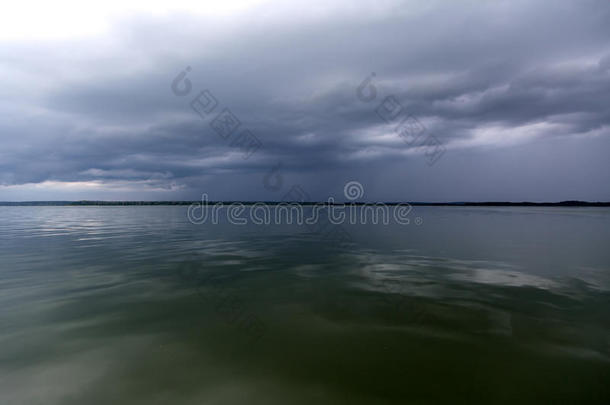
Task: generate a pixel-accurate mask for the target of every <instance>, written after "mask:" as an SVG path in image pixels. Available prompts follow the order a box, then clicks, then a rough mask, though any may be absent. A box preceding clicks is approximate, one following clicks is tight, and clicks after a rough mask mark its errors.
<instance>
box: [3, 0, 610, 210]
mask: <svg viewBox="0 0 610 405" xmlns="http://www.w3.org/2000/svg"><path fill="white" fill-rule="evenodd" d="M350 4H351V3H350ZM266 7H267V6H264V7H258V8H255V9H253V10H252V13H251V15H250V16H249V18H248V19H247V20H246V19H243V18H235V19H232V18H231V17H226V16H225V17H223V18H222V19H220V20H214V19H213V18H212V17H209V16H208V17H206V16H196V15H187V14H180V15H178V14H174V15H163V16H156V17H154V16H145V15H140V16H130V17H122V18H121V19H119V20H115V24H114V26H113V28H112V29H111V30H110V31H109V33H107V34H105V35H103V36H97V37H90V38H75V39H73V40H69V41H68V40H54V41H46V42H34V41H19V42H16V41H12V42H11V41H8V40H5V41H4V42H2V43H0V58H1V60H2V65H1V69H0V75H1V76H2V77H3V78H4V80H3V82H4V83H6V85H5V86H4V89H2V90H1V92H2V93H3V94H4V95H5V97H4V101H2V102H0V117H2V118H1V119H0V133H1V134H2V135H1V139H2V141H1V142H2V151H0V158H1V159H0V170H1V174H0V184H2V186H0V200H1V199H20V198H21V197H20V196H23V195H27V196H30V195H33V194H31V192H30V191H28V193H30V194H28V193H25V194H24V193H22V191H23V190H32V189H33V187H34V186H33V185H32V184H30V183H35V184H41V185H42V186H41V187H42V188H41V190H44V192H43V194H44V196H42V195H41V197H40V198H39V199H53V198H56V199H62V198H64V197H62V196H63V195H67V196H73V195H78V196H79V197H80V196H83V198H103V197H109V198H111V197H116V196H120V197H123V198H197V197H198V196H199V195H200V194H201V193H202V192H207V193H208V194H209V195H211V197H212V198H219V199H224V198H235V199H278V198H280V197H281V195H280V194H281V193H282V192H273V191H270V190H268V189H265V187H263V181H262V179H263V178H264V176H265V174H267V173H268V172H269V170H270V169H271V168H272V167H273V166H274V165H276V164H278V162H281V172H282V176H284V178H285V184H286V186H285V188H288V187H289V186H290V185H292V184H296V183H298V184H301V185H302V187H303V188H305V189H307V190H308V191H309V193H310V194H311V196H312V198H316V199H325V198H326V197H327V196H328V195H329V194H332V193H334V194H335V195H340V194H341V187H342V185H343V184H344V183H345V182H346V181H348V180H354V179H355V180H361V181H362V182H363V183H368V186H367V187H369V189H370V190H371V191H372V190H374V192H372V193H367V195H368V196H370V198H371V199H393V200H399V199H406V200H436V199H440V200H459V199H464V200H468V199H511V200H528V199H530V200H534V199H539V200H545V199H549V200H550V199H559V198H565V199H606V200H607V199H610V189H608V187H607V184H608V182H607V180H608V175H606V174H604V173H607V172H610V171H609V170H608V169H609V167H608V159H607V158H606V157H605V156H603V155H601V154H600V148H604V147H606V146H607V145H608V139H607V138H608V131H609V125H610V62H609V61H610V46H609V45H608V42H607V39H608V38H609V37H610V3H608V2H606V1H592V0H585V1H565V0H562V1H557V2H553V3H552V4H551V3H550V2H529V1H527V2H526V1H511V2H508V1H499V2H485V3H483V2H430V3H429V4H427V5H426V6H423V5H420V3H416V2H390V3H381V4H380V5H378V6H375V5H373V4H372V3H363V5H362V6H357V5H351V6H350V7H346V8H345V10H339V9H333V8H331V9H328V10H326V9H323V11H324V10H326V11H324V12H319V13H317V12H315V10H314V11H311V10H308V9H307V8H306V7H307V6H306V5H305V4H303V5H302V7H303V8H302V9H300V8H299V7H300V6H295V7H294V8H293V9H287V10H280V11H277V14H274V13H273V12H272V11H274V10H272V9H270V8H268V7H267V8H266ZM186 66H190V67H191V71H190V73H189V74H188V76H187V77H188V79H189V80H190V81H191V83H192V91H191V93H190V94H189V95H188V96H184V97H180V96H175V95H174V94H173V93H172V91H171V83H172V81H173V80H174V78H175V77H176V75H178V74H179V72H180V71H182V70H183V69H184V68H185V67H186ZM371 72H375V75H376V76H375V77H374V79H373V82H372V83H373V86H374V87H375V89H376V92H377V97H376V98H375V100H373V101H370V102H365V101H362V99H360V98H359V97H357V93H356V90H357V88H358V86H359V85H360V84H361V83H362V81H363V80H364V79H365V78H366V77H368V76H369V75H370V74H371ZM204 89H207V90H209V91H210V93H211V94H213V96H214V97H215V98H216V100H217V101H218V107H217V108H216V110H215V111H214V114H211V115H210V117H209V118H208V119H206V120H204V119H202V118H201V117H200V116H199V115H197V113H195V112H194V111H193V110H192V109H191V107H190V105H189V103H190V101H191V100H192V99H193V98H194V97H195V96H196V95H197V94H198V93H199V92H200V91H202V90H204ZM387 96H394V97H395V99H396V100H397V101H398V102H399V103H400V104H401V105H402V106H403V108H404V111H405V113H408V114H412V115H413V116H415V117H416V118H417V119H418V120H419V121H420V122H421V123H422V124H423V125H424V126H425V127H426V130H427V134H433V135H434V136H435V137H436V139H438V140H440V141H441V142H442V143H443V145H444V148H445V153H444V155H443V157H442V159H441V160H439V161H438V162H437V163H436V164H435V165H434V166H432V167H430V166H428V165H427V164H426V156H424V155H425V152H426V151H425V150H423V151H422V148H421V147H418V145H417V144H408V143H406V142H404V140H403V139H402V138H401V137H400V136H399V135H398V133H397V132H396V131H395V129H394V125H389V124H386V123H385V122H384V120H383V119H382V118H381V117H380V116H379V115H378V114H377V113H376V112H375V110H376V109H377V108H378V106H379V104H380V103H381V102H382V101H383V100H384V99H385V98H386V97H387ZM224 108H229V109H230V111H231V112H232V113H233V114H234V115H235V116H236V117H237V118H238V119H239V120H240V121H241V127H240V128H241V129H248V130H249V131H251V133H252V134H254V135H255V136H256V137H257V138H258V140H260V142H261V146H260V148H258V149H257V150H256V152H255V153H253V154H252V155H251V156H250V157H249V158H248V159H244V158H243V153H241V151H240V149H239V148H238V147H236V146H235V145H231V141H230V140H227V139H223V138H222V137H220V136H219V135H218V134H217V133H216V132H215V131H214V130H213V129H212V127H211V126H210V121H211V119H213V118H214V117H215V116H216V114H217V113H219V112H220V111H222V110H223V109H224ZM517 150H518V151H519V153H517V152H516V151H517ZM606 150H607V149H606ZM527 159H532V160H527ZM525 160H527V161H525ZM568 167H569V168H571V171H570V172H569V173H566V168H568ZM575 173H578V174H579V175H575ZM561 175H563V176H564V178H566V179H567V180H569V181H570V182H573V183H570V184H565V182H560V181H558V180H557V178H558V176H561ZM532 179H536V181H537V182H541V183H544V184H545V185H546V186H544V187H540V186H536V185H535V184H533V183H532ZM71 182H80V183H74V186H73V188H72V189H70V190H75V189H76V190H79V191H78V193H76V194H74V193H73V192H72V191H70V192H68V191H66V189H65V188H62V187H63V185H65V184H69V183H71ZM585 182H586V183H587V184H589V183H590V184H591V185H590V186H587V187H582V183H585ZM64 183H65V184H64ZM81 183H82V184H81ZM79 187H80V188H79ZM87 187H93V188H89V189H87ZM117 190H118V191H117ZM565 190H569V191H570V192H568V193H565V192H564V191H565ZM115 191H116V192H115ZM286 191H287V190H286ZM20 193H21V194H20ZM100 196H101V197H100Z"/></svg>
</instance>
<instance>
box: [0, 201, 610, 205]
mask: <svg viewBox="0 0 610 405" xmlns="http://www.w3.org/2000/svg"><path fill="white" fill-rule="evenodd" d="M199 203H201V201H89V200H84V201H0V206H134V205H135V206H138V205H140V206H144V205H146V206H150V205H191V204H199ZM216 203H222V204H225V205H230V204H243V205H254V204H267V205H278V204H282V203H284V204H286V203H288V204H290V203H292V204H294V203H299V202H297V201H210V202H208V204H216ZM299 204H301V205H363V206H364V205H375V204H385V205H399V204H410V205H412V206H430V207H610V202H589V201H561V202H528V201H524V202H507V201H485V202H381V201H379V202H345V203H342V202H336V203H328V202H322V201H320V202H315V201H309V202H300V203H299Z"/></svg>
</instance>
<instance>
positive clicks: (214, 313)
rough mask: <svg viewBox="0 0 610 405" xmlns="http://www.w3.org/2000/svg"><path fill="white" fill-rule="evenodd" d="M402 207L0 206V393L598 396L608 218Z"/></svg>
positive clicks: (177, 398)
mask: <svg viewBox="0 0 610 405" xmlns="http://www.w3.org/2000/svg"><path fill="white" fill-rule="evenodd" d="M411 215H412V216H413V217H415V216H417V217H420V218H422V221H423V223H421V224H420V225H415V223H414V221H413V222H412V223H411V224H410V225H398V224H392V225H387V226H383V225H377V226H375V225H344V226H342V231H345V232H346V234H347V235H349V240H348V241H347V242H346V243H340V241H338V240H336V239H334V238H333V237H332V235H331V233H329V232H327V230H325V231H324V232H321V231H319V230H316V229H313V230H312V229H311V228H308V227H303V226H296V225H294V226H290V225H266V226H256V225H252V224H251V225H247V226H235V225H230V224H227V223H221V224H217V225H211V224H209V225H194V224H191V223H189V222H188V221H187V219H186V207H164V206H157V207H147V206H143V207H0V263H1V265H0V266H1V267H0V343H1V344H0V403H1V404H45V405H52V404H109V403H112V404H311V403H315V404H361V403H362V404H364V403H367V404H368V403H372V404H392V403H399V404H456V403H464V404H476V403H480V404H505V403H506V404H508V403H510V404H541V403H552V404H556V403H575V404H576V403H578V404H581V403H591V404H608V403H610V388H609V384H608V383H609V382H610V249H609V247H610V243H609V242H610V209H603V208H586V209H582V208H569V209H566V208H483V207H481V208H466V207H415V208H414V210H413V212H412V213H411ZM331 228H332V226H331ZM326 229H329V228H326Z"/></svg>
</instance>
